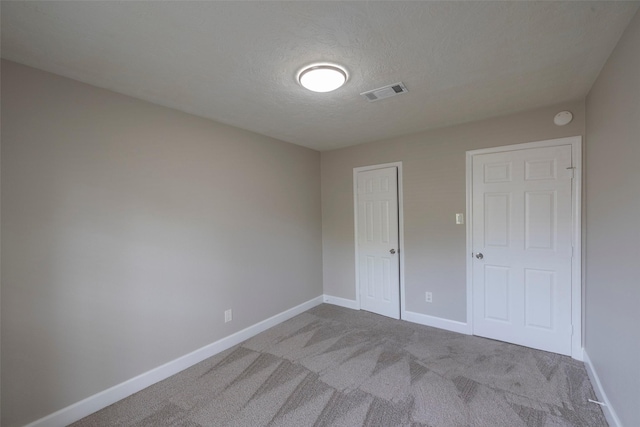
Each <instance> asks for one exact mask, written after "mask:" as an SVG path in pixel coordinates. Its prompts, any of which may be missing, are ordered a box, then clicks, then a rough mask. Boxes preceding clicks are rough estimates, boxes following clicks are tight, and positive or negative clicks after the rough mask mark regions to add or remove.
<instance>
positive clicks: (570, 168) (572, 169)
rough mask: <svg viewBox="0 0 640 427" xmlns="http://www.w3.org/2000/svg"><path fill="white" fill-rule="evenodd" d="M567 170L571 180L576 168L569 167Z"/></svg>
mask: <svg viewBox="0 0 640 427" xmlns="http://www.w3.org/2000/svg"><path fill="white" fill-rule="evenodd" d="M567 169H568V170H570V171H571V179H573V176H574V175H575V173H574V172H575V170H576V167H575V166H569V167H568V168H567Z"/></svg>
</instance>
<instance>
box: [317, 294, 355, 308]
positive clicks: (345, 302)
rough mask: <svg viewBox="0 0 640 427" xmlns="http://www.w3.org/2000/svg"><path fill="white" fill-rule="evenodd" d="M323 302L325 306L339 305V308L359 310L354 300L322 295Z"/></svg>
mask: <svg viewBox="0 0 640 427" xmlns="http://www.w3.org/2000/svg"><path fill="white" fill-rule="evenodd" d="M323 300H324V302H326V303H327V304H333V305H339V306H340V307H345V308H350V309H352V310H360V307H359V306H358V301H356V300H352V299H346V298H340V297H334V296H331V295H326V294H325V295H324V297H323Z"/></svg>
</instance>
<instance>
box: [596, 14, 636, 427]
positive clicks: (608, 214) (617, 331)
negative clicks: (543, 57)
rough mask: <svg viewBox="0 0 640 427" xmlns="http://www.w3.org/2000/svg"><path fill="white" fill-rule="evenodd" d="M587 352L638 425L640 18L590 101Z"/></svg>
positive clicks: (616, 404)
mask: <svg viewBox="0 0 640 427" xmlns="http://www.w3.org/2000/svg"><path fill="white" fill-rule="evenodd" d="M586 109H587V147H586V148H587V149H586V157H587V166H586V189H587V194H586V230H587V233H586V246H587V248H586V343H585V348H586V352H587V354H588V355H589V358H590V359H591V362H592V364H593V367H594V368H595V371H596V372H597V374H598V376H599V377H600V380H601V383H602V387H603V389H604V391H605V393H606V394H607V397H608V398H609V400H610V402H611V404H612V406H613V408H614V409H615V411H616V412H617V414H618V417H619V418H620V421H621V422H622V425H623V426H640V327H639V325H640V310H639V307H640V273H639V270H638V264H639V262H640V225H638V222H639V221H640V13H637V14H636V16H635V18H634V19H633V20H632V21H631V24H630V25H629V27H628V28H627V30H626V32H625V33H624V35H623V36H622V38H621V40H620V42H619V43H618V45H617V47H616V49H615V50H614V51H613V53H612V54H611V56H610V57H609V60H608V61H607V63H606V65H605V66H604V68H603V70H602V72H601V73H600V76H599V77H598V79H597V81H596V83H595V84H594V86H593V88H592V89H591V91H590V92H589V96H588V97H587V102H586Z"/></svg>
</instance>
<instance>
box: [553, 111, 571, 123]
mask: <svg viewBox="0 0 640 427" xmlns="http://www.w3.org/2000/svg"><path fill="white" fill-rule="evenodd" d="M571 120H573V114H571V111H560V112H559V113H558V114H556V116H555V117H554V118H553V123H555V124H556V125H557V126H564V125H568V124H569V123H571Z"/></svg>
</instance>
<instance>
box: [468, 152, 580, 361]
mask: <svg viewBox="0 0 640 427" xmlns="http://www.w3.org/2000/svg"><path fill="white" fill-rule="evenodd" d="M571 162H572V159H571V146H570V145H563V146H555V147H544V148H531V149H523V150H511V151H504V152H497V153H491V154H479V155H475V156H473V165H472V167H473V170H472V173H473V184H472V209H473V219H472V221H473V222H472V229H473V234H472V247H473V251H474V253H475V254H477V253H482V255H483V256H482V257H481V258H480V259H479V258H474V260H473V267H472V281H473V285H472V286H473V330H474V334H476V335H481V336H485V337H489V338H494V339H499V340H503V341H508V342H513V343H516V344H521V345H525V346H529V347H534V348H539V349H542V350H548V351H553V352H556V353H561V354H571V268H572V225H573V222H572V221H573V220H572V211H571V201H572V194H571V188H572V187H571V185H572V183H571V179H572V177H573V171H572V169H571Z"/></svg>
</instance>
